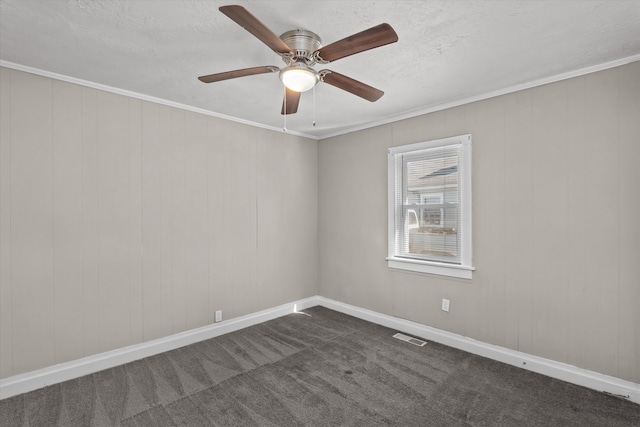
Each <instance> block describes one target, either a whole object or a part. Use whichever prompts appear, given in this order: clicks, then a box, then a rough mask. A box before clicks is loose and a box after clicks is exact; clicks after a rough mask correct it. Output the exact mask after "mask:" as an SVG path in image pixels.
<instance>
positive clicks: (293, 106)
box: [280, 89, 300, 114]
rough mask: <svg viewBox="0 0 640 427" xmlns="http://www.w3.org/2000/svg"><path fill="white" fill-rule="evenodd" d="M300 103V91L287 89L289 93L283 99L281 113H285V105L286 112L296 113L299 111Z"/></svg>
mask: <svg viewBox="0 0 640 427" xmlns="http://www.w3.org/2000/svg"><path fill="white" fill-rule="evenodd" d="M299 103H300V92H296V91H293V90H291V89H287V95H286V96H285V99H283V100H282V110H280V114H285V111H284V109H285V106H286V107H287V113H286V114H295V113H297V112H298V104H299Z"/></svg>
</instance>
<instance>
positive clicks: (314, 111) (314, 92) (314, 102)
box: [313, 86, 316, 126]
mask: <svg viewBox="0 0 640 427" xmlns="http://www.w3.org/2000/svg"><path fill="white" fill-rule="evenodd" d="M315 125H316V87H315V86H314V87H313V126H315Z"/></svg>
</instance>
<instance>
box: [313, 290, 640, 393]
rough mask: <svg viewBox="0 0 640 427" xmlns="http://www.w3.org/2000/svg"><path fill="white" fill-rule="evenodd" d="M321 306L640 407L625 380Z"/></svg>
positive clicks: (329, 303) (637, 387)
mask: <svg viewBox="0 0 640 427" xmlns="http://www.w3.org/2000/svg"><path fill="white" fill-rule="evenodd" d="M318 304H319V305H321V306H323V307H326V308H329V309H331V310H335V311H339V312H341V313H344V314H348V315H350V316H354V317H357V318H360V319H363V320H367V321H369V322H373V323H377V324H379V325H382V326H386V327H388V328H391V329H396V330H398V331H401V332H406V333H409V334H411V335H414V336H416V337H419V338H423V339H426V340H429V341H434V342H437V343H440V344H444V345H447V346H449V347H453V348H457V349H460V350H464V351H467V352H469V353H473V354H477V355H479V356H483V357H487V358H489V359H493V360H496V361H498V362H502V363H506V364H507V365H512V366H516V367H520V368H523V369H526V370H529V371H532V372H536V373H538V374H542V375H545V376H548V377H551V378H556V379H559V380H562V381H566V382H569V383H572V384H576V385H579V386H582V387H587V388H590V389H593V390H596V391H600V392H604V393H607V394H612V395H616V396H624V397H625V398H626V400H629V401H631V402H634V403H637V404H640V384H636V383H634V382H631V381H626V380H623V379H620V378H616V377H612V376H609V375H604V374H600V373H598V372H593V371H589V370H586V369H582V368H578V367H577V366H573V365H568V364H566V363H562V362H557V361H555V360H551V359H545V358H543V357H538V356H533V355H530V354H527V353H523V352H521V351H516V350H511V349H508V348H505V347H500V346H497V345H493V344H487V343H484V342H482V341H477V340H474V339H472V338H469V337H465V336H462V335H458V334H454V333H452V332H447V331H443V330H441V329H436V328H432V327H430V326H425V325H422V324H420V323H416V322H412V321H410V320H406V319H401V318H399V317H394V316H389V315H386V314H381V313H377V312H375V311H371V310H367V309H364V308H360V307H356V306H353V305H350V304H346V303H343V302H339V301H334V300H332V299H329V298H325V297H322V296H320V297H318Z"/></svg>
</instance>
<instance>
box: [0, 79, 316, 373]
mask: <svg viewBox="0 0 640 427" xmlns="http://www.w3.org/2000/svg"><path fill="white" fill-rule="evenodd" d="M0 84H1V95H2V96H1V97H0V99H1V105H0V107H1V108H0V114H1V117H0V377H2V378H5V377H8V376H11V375H15V374H19V373H22V372H26V371H30V370H34V369H38V368H42V367H45V366H50V365H53V364H56V363H61V362H65V361H69V360H73V359H77V358H80V357H83V356H87V355H92V354H96V353H99V352H103V351H106V350H111V349H115V348H119V347H123V346H126V345H130V344H135V343H140V342H144V341H147V340H151V339H155V338H159V337H163V336H166V335H169V334H173V333H176V332H179V331H184V330H187V329H191V328H195V327H198V326H203V325H207V324H210V323H212V322H213V319H214V311H215V310H223V315H224V318H225V319H229V318H233V317H237V316H240V315H243V314H247V313H252V312H255V311H259V310H262V309H265V308H269V307H274V306H277V305H279V304H283V303H286V302H290V301H294V300H298V299H301V298H305V297H309V296H312V295H316V294H317V290H318V288H317V212H318V209H317V143H316V142H315V141H313V140H309V139H305V138H300V137H296V136H292V135H288V134H284V133H279V132H273V131H268V130H264V129H259V128H255V127H250V126H246V125H241V124H238V123H234V122H230V121H225V120H220V119H217V118H213V117H209V116H204V115H199V114H196V113H192V112H187V111H184V110H180V109H176V108H171V107H167V106H163V105H159V104H154V103H151V102H146V101H141V100H139V99H134V98H129V97H126V96H122V95H117V94H113V93H108V92H103V91H99V90H95V89H92V88H88V87H82V86H78V85H74V84H70V83H65V82H62V81H58V80H52V79H49V78H46V77H41V76H35V75H32V74H27V73H24V72H20V71H15V70H10V69H6V68H0Z"/></svg>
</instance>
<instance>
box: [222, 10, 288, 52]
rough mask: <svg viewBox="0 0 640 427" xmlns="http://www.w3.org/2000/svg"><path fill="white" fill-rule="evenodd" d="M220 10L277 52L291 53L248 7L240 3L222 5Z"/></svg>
mask: <svg viewBox="0 0 640 427" xmlns="http://www.w3.org/2000/svg"><path fill="white" fill-rule="evenodd" d="M219 10H220V12H222V13H224V14H225V15H227V16H228V17H229V18H231V19H232V20H233V21H235V22H236V24H238V25H240V26H241V27H242V28H244V29H245V30H247V31H249V32H250V33H251V34H253V35H254V36H255V37H256V38H258V40H260V41H261V42H262V43H264V44H266V45H267V46H269V47H270V48H271V50H273V51H275V52H277V53H283V54H284V53H289V52H291V48H290V47H289V46H288V45H287V44H286V43H285V42H284V41H282V39H280V37H278V36H277V35H276V34H275V33H274V32H273V31H271V30H270V29H269V28H268V27H267V26H266V25H264V24H263V23H262V22H260V21H259V20H258V18H256V17H255V16H253V15H252V14H251V13H250V12H249V11H248V10H247V9H245V8H244V7H242V6H238V5H229V6H221V7H220V9H219Z"/></svg>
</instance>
